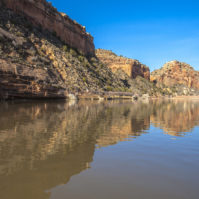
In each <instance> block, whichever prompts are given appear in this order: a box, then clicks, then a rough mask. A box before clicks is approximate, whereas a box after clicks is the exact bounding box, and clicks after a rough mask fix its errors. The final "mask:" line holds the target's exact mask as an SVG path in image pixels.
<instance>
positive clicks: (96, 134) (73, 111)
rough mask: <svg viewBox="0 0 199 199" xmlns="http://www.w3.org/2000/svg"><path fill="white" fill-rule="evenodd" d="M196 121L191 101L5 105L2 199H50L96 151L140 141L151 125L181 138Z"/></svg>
mask: <svg viewBox="0 0 199 199" xmlns="http://www.w3.org/2000/svg"><path fill="white" fill-rule="evenodd" d="M197 121H199V103H197V102H195V103H194V102H192V101H178V102H176V101H162V102H160V101H152V102H150V104H142V103H137V104H132V103H130V102H129V103H127V102H126V103H122V102H120V103H113V102H112V103H102V104H97V103H96V104H95V103H92V104H91V103H89V104H88V103H86V102H85V103H84V102H80V103H79V104H75V105H73V106H70V104H67V103H64V102H48V103H43V102H38V103H35V102H34V103H31V102H26V103H16V102H15V103H2V104H0V124H1V126H0V192H1V197H2V198H5V199H6V198H8V199H10V198H22V199H23V198H30V199H31V198H32V199H33V198H37V199H43V198H49V193H47V192H46V190H49V189H51V188H53V187H55V186H57V185H60V184H66V183H67V182H68V181H69V180H70V178H71V176H73V175H75V174H78V173H80V172H81V171H83V170H85V169H88V168H89V167H90V163H91V162H92V161H93V156H94V152H95V148H96V147H105V146H108V145H112V144H116V143H118V142H119V141H124V140H126V139H127V138H132V139H133V138H136V137H137V136H141V135H142V134H143V133H146V130H147V129H149V127H150V122H151V123H153V124H154V125H155V126H158V127H160V128H162V129H163V130H164V131H165V132H167V133H169V134H170V135H175V136H182V135H183V133H182V132H187V131H190V130H191V129H192V128H193V127H194V126H196V125H198V122H197ZM132 144H133V143H132ZM10 190H12V191H10Z"/></svg>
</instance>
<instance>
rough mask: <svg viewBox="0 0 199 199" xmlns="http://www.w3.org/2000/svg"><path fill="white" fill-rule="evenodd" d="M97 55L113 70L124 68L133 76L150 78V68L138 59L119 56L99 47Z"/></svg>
mask: <svg viewBox="0 0 199 199" xmlns="http://www.w3.org/2000/svg"><path fill="white" fill-rule="evenodd" d="M96 56H97V57H98V59H99V60H100V61H101V62H102V63H104V64H106V65H107V66H108V67H109V68H111V70H112V71H113V72H116V71H117V70H123V71H124V72H125V73H126V74H127V75H128V76H129V77H131V78H136V77H137V76H141V77H143V78H145V79H148V80H149V79H150V70H149V68H148V67H147V66H145V65H144V64H141V63H140V62H139V61H137V60H134V59H128V58H125V57H121V56H117V55H116V54H114V53H113V52H112V51H109V50H103V49H97V50H96Z"/></svg>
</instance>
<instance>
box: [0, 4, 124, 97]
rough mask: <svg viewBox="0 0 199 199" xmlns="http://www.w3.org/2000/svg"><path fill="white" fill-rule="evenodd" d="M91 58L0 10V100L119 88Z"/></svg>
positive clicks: (115, 78)
mask: <svg viewBox="0 0 199 199" xmlns="http://www.w3.org/2000/svg"><path fill="white" fill-rule="evenodd" d="M124 86H125V85H124V83H123V82H122V81H121V80H120V78H118V77H117V76H116V75H114V74H113V73H112V72H111V70H110V69H109V68H108V67H106V66H104V65H103V64H101V63H100V62H99V61H98V60H97V59H96V58H95V57H86V56H83V55H82V54H79V53H78V52H77V51H75V50H74V49H73V48H70V47H69V46H68V45H66V44H65V43H63V42H62V41H61V40H60V39H59V37H57V36H55V35H54V34H52V33H51V32H49V31H48V30H43V29H40V28H39V27H38V26H34V25H33V24H32V23H30V21H29V20H28V19H27V17H24V16H23V15H20V14H16V12H13V11H12V10H10V9H7V8H5V7H0V99H1V98H6V99H7V98H15V97H20V98H54V97H55V98H65V97H67V95H68V93H74V94H75V93H77V92H87V91H90V92H93V91H104V90H107V89H109V88H112V89H114V88H123V87H124Z"/></svg>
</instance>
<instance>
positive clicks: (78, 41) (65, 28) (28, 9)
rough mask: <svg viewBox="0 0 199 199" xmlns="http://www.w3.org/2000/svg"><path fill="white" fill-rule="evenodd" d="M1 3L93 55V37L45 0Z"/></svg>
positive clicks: (71, 45) (18, 0)
mask: <svg viewBox="0 0 199 199" xmlns="http://www.w3.org/2000/svg"><path fill="white" fill-rule="evenodd" d="M1 4H3V5H5V6H6V7H7V8H10V9H12V10H13V11H15V12H16V13H19V14H24V15H25V16H26V17H28V20H30V21H31V22H32V23H34V24H35V25H38V26H40V27H42V28H43V29H47V30H48V31H50V32H52V33H53V34H56V35H57V36H58V37H60V39H61V40H62V41H64V42H65V43H66V44H68V45H69V46H70V47H72V48H75V49H77V50H78V51H79V52H81V53H82V54H84V55H86V56H94V55H95V47H94V43H93V37H92V36H91V35H90V34H88V33H87V32H86V29H85V27H83V26H81V25H80V24H78V23H77V22H76V21H73V20H72V19H70V18H69V17H68V16H67V15H66V14H63V13H59V12H58V11H57V9H56V8H54V7H53V6H52V5H51V3H48V2H47V1H46V0H0V5H1Z"/></svg>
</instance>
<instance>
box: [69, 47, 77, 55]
mask: <svg viewBox="0 0 199 199" xmlns="http://www.w3.org/2000/svg"><path fill="white" fill-rule="evenodd" d="M70 54H71V55H72V56H73V57H76V56H77V52H76V50H74V49H72V48H71V49H70Z"/></svg>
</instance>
